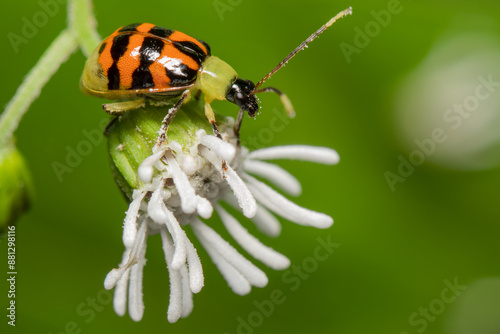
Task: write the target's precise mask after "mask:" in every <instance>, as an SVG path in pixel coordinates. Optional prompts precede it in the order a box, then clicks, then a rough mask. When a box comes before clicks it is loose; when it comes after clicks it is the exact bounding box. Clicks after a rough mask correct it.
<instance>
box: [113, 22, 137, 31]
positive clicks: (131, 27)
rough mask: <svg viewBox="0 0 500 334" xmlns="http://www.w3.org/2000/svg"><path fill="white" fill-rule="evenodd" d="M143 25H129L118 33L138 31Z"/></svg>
mask: <svg viewBox="0 0 500 334" xmlns="http://www.w3.org/2000/svg"><path fill="white" fill-rule="evenodd" d="M141 24H142V23H134V24H129V25H128V26H124V27H121V28H120V30H118V32H125V31H130V32H134V31H137V29H136V28H137V27H138V26H140V25H141Z"/></svg>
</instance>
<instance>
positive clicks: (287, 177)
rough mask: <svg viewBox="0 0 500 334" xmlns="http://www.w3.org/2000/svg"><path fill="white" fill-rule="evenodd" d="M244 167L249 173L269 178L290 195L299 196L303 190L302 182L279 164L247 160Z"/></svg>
mask: <svg viewBox="0 0 500 334" xmlns="http://www.w3.org/2000/svg"><path fill="white" fill-rule="evenodd" d="M243 168H244V169H245V171H247V172H249V173H252V174H254V175H257V176H260V177H263V178H265V179H267V180H269V181H270V182H272V183H274V185H276V186H277V187H278V188H281V189H282V190H283V191H285V192H286V193H288V194H290V195H293V196H298V195H300V193H301V192H302V187H301V186H300V182H299V181H298V180H297V179H296V178H295V177H294V176H293V175H292V174H290V173H288V172H287V171H286V170H284V169H283V168H281V167H279V166H277V165H274V164H270V163H267V162H263V161H258V160H246V161H245V162H244V164H243Z"/></svg>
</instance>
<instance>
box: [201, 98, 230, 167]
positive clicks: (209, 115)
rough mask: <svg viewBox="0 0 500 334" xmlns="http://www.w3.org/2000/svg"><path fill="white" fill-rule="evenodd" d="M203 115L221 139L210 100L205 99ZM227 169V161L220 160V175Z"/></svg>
mask: <svg viewBox="0 0 500 334" xmlns="http://www.w3.org/2000/svg"><path fill="white" fill-rule="evenodd" d="M205 116H207V118H208V121H209V122H210V124H211V125H212V130H213V131H214V135H215V136H216V137H217V138H219V139H222V135H221V134H220V131H219V128H218V127H217V124H216V123H215V113H214V110H213V109H212V106H211V105H210V102H209V101H207V100H206V99H205ZM226 171H227V162H226V160H222V175H223V177H225V176H224V173H225V172H226Z"/></svg>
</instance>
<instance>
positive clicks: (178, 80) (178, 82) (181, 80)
mask: <svg viewBox="0 0 500 334" xmlns="http://www.w3.org/2000/svg"><path fill="white" fill-rule="evenodd" d="M165 73H166V74H167V76H168V77H169V78H170V83H169V85H170V86H172V87H179V86H187V85H189V84H190V83H192V82H193V81H195V80H196V76H197V75H198V71H195V70H192V69H190V68H189V67H188V66H187V65H186V64H180V65H178V66H176V67H175V69H173V68H169V67H168V66H166V67H165Z"/></svg>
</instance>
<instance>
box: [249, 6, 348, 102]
mask: <svg viewBox="0 0 500 334" xmlns="http://www.w3.org/2000/svg"><path fill="white" fill-rule="evenodd" d="M349 14H352V7H349V8H347V9H346V10H343V11H341V12H340V13H338V14H337V15H335V16H334V17H332V18H331V19H330V21H328V22H327V23H326V24H325V25H323V26H321V28H319V29H318V30H316V32H315V33H314V34H312V35H311V36H309V38H308V39H306V40H305V41H304V42H302V44H300V45H299V46H298V47H297V48H296V49H295V50H293V51H292V52H291V53H290V54H289V55H288V56H286V58H285V59H284V60H283V61H282V62H281V63H279V64H278V66H276V67H275V68H274V69H273V70H272V71H271V72H269V73H268V74H267V75H266V76H265V77H264V78H262V80H260V81H259V82H258V83H257V85H255V89H254V90H253V93H255V92H256V91H257V90H258V89H259V87H260V86H262V84H263V83H264V82H265V81H266V80H267V79H269V78H270V77H271V76H272V75H273V74H274V73H276V72H278V71H279V69H280V68H282V67H283V66H285V64H286V63H288V61H289V60H290V59H292V58H293V57H294V56H295V55H296V54H297V53H299V52H300V51H302V50H304V49H305V48H306V47H307V44H309V43H311V42H312V41H313V40H314V39H316V37H318V36H319V35H320V34H321V33H322V32H323V31H325V30H326V29H327V28H328V27H329V26H331V25H332V24H333V23H334V22H335V21H337V20H338V19H340V18H342V17H344V16H347V15H349Z"/></svg>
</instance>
